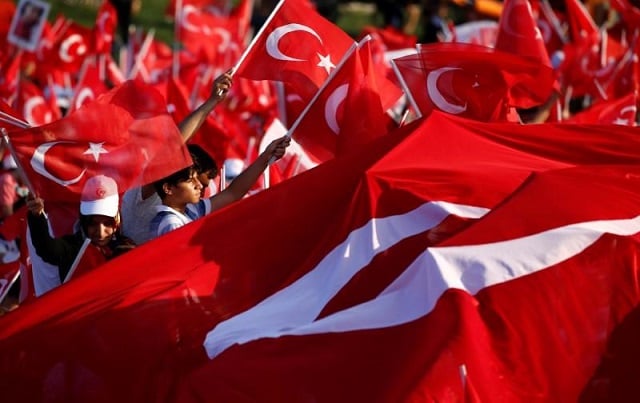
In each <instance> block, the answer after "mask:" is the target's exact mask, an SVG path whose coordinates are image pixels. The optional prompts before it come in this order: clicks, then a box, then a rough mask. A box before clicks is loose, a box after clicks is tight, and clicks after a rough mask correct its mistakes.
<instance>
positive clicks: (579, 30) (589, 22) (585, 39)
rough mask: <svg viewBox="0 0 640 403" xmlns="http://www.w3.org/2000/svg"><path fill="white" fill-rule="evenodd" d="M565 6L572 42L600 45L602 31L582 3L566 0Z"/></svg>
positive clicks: (576, 0)
mask: <svg viewBox="0 0 640 403" xmlns="http://www.w3.org/2000/svg"><path fill="white" fill-rule="evenodd" d="M565 5H566V13H567V22H568V23H569V32H570V33H571V40H572V41H573V42H575V43H580V42H582V43H587V44H589V45H596V44H598V43H599V42H600V30H599V29H598V26H597V25H596V23H595V21H593V17H591V14H589V11H588V10H587V8H586V7H585V5H584V4H583V3H582V1H580V0H565Z"/></svg>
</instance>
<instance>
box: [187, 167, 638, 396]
mask: <svg viewBox="0 0 640 403" xmlns="http://www.w3.org/2000/svg"><path fill="white" fill-rule="evenodd" d="M639 173H640V170H639V169H638V167H637V166H616V167H600V166H589V167H577V168H572V169H567V170H554V171H549V172H545V173H540V174H536V175H534V176H533V177H532V178H531V179H530V180H529V181H528V182H527V183H526V184H525V185H524V186H523V187H522V188H521V189H519V190H518V192H516V193H515V194H513V195H512V196H511V197H510V198H509V199H508V200H507V201H506V202H505V203H504V204H502V205H500V206H498V207H496V208H495V209H494V210H493V211H492V213H491V214H489V215H487V216H485V217H484V218H482V219H480V220H479V221H478V222H477V223H475V224H473V225H471V226H469V227H468V228H466V229H465V230H463V231H461V232H460V233H459V234H458V235H456V236H454V237H452V238H450V239H449V240H447V241H445V242H444V243H443V244H441V245H440V246H431V247H429V246H428V243H427V242H426V241H425V240H424V238H422V239H419V238H409V237H407V238H404V239H402V240H401V241H400V242H398V244H396V245H391V246H390V245H388V244H386V243H384V241H383V239H384V238H386V237H387V236H389V237H390V238H392V237H393V236H392V235H391V234H392V233H393V231H394V230H398V229H400V228H403V229H406V228H407V227H408V226H410V225H407V224H408V221H410V220H411V221H412V220H413V217H404V216H402V215H400V216H393V218H391V217H389V220H390V222H389V223H388V224H387V223H383V222H382V220H381V221H379V222H376V224H373V223H371V224H369V223H367V224H365V226H363V227H361V229H360V230H361V231H362V232H363V234H362V235H360V234H358V231H359V230H355V231H354V232H352V233H350V236H349V238H347V240H346V241H345V242H343V243H342V244H340V245H338V247H337V248H336V249H334V250H333V251H332V252H335V255H333V256H332V255H328V256H327V257H326V258H325V259H326V260H331V259H332V258H335V259H336V261H327V262H326V263H325V261H322V262H320V263H319V264H318V265H317V266H316V267H315V268H314V269H313V270H312V271H311V272H309V273H307V274H306V275H305V276H304V277H301V278H300V279H298V280H297V281H295V282H294V283H293V284H291V285H287V286H286V287H285V288H284V289H282V290H279V291H278V292H277V293H274V294H272V295H271V296H269V298H267V299H265V300H263V301H262V302H260V303H259V304H257V305H255V306H254V307H252V308H251V309H249V310H245V311H243V312H242V313H240V314H237V315H235V316H232V317H231V318H229V319H227V320H225V321H223V322H221V323H219V324H218V325H217V327H216V328H214V330H213V331H212V332H211V333H209V335H208V337H207V341H206V342H205V347H206V348H207V351H208V352H209V355H210V356H211V358H212V359H211V361H210V362H208V363H207V364H205V365H203V366H201V367H200V368H198V369H197V370H196V371H194V372H193V373H191V374H190V375H189V376H187V377H186V379H185V380H184V381H183V383H182V386H183V388H182V390H181V392H182V393H181V394H179V395H178V396H179V398H178V400H180V401H188V402H189V401H193V402H196V401H198V402H202V401H205V402H208V401H210V402H214V401H251V400H261V399H262V400H269V401H298V400H302V399H303V396H304V398H308V397H310V396H311V397H312V398H313V399H314V400H316V401H327V402H329V401H339V400H344V401H466V400H465V386H466V385H468V384H469V383H471V384H472V385H473V389H474V392H475V393H474V394H475V396H476V398H477V399H478V400H477V401H494V400H495V401H533V400H540V401H550V400H555V399H558V400H559V401H577V400H580V398H586V399H588V398H593V399H596V397H598V394H599V393H602V392H605V393H606V394H605V396H607V397H609V398H610V399H604V400H606V401H616V399H615V397H616V396H618V397H621V396H629V395H632V394H633V393H634V391H635V390H636V387H637V386H636V384H635V382H633V381H632V379H631V378H635V377H632V376H628V375H627V374H625V373H624V372H625V371H633V368H634V366H635V362H637V361H636V359H637V358H638V355H637V353H635V351H636V349H634V348H631V349H629V348H627V349H623V348H621V347H622V346H620V345H619V344H618V341H619V340H621V339H625V338H626V339H629V342H630V341H631V339H633V338H634V336H637V334H638V333H637V332H638V330H639V327H640V322H639V321H638V320H637V315H636V314H635V312H636V311H637V309H638V304H639V303H640V292H638V290H637V287H636V286H635V284H634V282H633V281H632V279H634V278H636V276H637V275H638V266H637V263H638V258H639V256H640V246H639V244H638V235H637V234H638V232H639V231H640V221H639V220H638V218H637V217H638V213H640V207H639V206H640V204H639V202H640V192H639V191H638V185H640V179H639V178H640V176H639V175H638V174H639ZM630 178H634V179H630ZM609 196H614V197H616V200H624V202H623V203H621V204H622V205H620V206H616V207H615V208H613V206H611V205H610V204H609V203H608V202H607V200H610V199H609ZM585 200H589V201H590V202H589V203H585V202H584V201H585ZM541 206H544V212H542V211H541V209H540V207H541ZM377 207H378V208H380V206H379V205H378V206H377ZM405 220H406V221H405ZM412 222H413V221H412ZM367 225H371V228H367ZM387 225H388V226H387ZM405 225H407V226H405ZM392 228H393V229H392ZM364 233H367V234H368V235H371V234H374V233H375V234H376V237H375V239H376V240H377V241H380V244H379V247H380V249H382V250H384V253H377V251H373V250H372V251H371V252H372V255H373V254H375V257H373V258H372V261H370V262H369V261H367V260H366V259H362V260H361V259H360V257H361V256H362V253H363V252H364V251H365V250H366V251H369V250H370V249H371V246H370V243H369V244H368V242H367V241H369V242H370V241H371V238H369V237H367V236H366V235H365V234H364ZM395 235H397V234H395ZM634 235H635V236H634ZM398 236H401V235H398ZM356 248H357V250H358V251H359V252H360V253H358V254H356V255H355V256H353V255H352V254H351V253H349V255H348V256H340V257H338V255H342V253H344V252H347V251H349V252H352V253H353V251H354V250H355V249H356ZM360 248H362V249H360ZM374 250H375V249H374ZM407 253H409V254H410V255H411V256H409V257H402V258H401V257H400V256H403V254H407ZM352 256H353V258H352ZM399 260H402V263H400V262H399ZM337 262H340V266H337V267H336V266H332V268H333V269H334V270H330V269H328V267H323V266H324V264H326V265H327V266H329V265H333V264H336V263H337ZM359 265H366V266H365V267H364V268H363V269H362V270H360V271H359V272H358V277H353V278H352V279H349V278H348V277H347V276H348V275H350V274H351V272H350V270H355V269H357V268H359V267H360V266H359ZM392 267H393V269H392ZM374 268H375V270H377V271H386V274H387V275H388V276H389V278H390V279H391V281H390V282H389V283H388V284H384V286H382V287H381V288H380V289H378V290H376V291H371V290H370V294H369V296H368V298H366V299H365V300H364V301H362V302H360V303H355V304H354V303H353V302H354V301H353V300H350V301H348V302H349V304H348V305H347V304H346V303H345V301H346V300H347V295H348V294H354V293H357V292H358V291H363V290H365V289H367V288H369V289H370V288H373V287H372V285H371V282H372V280H374V279H376V274H377V275H378V276H380V274H379V273H375V274H374V272H373V270H374ZM347 273H348V274H347ZM378 278H379V277H378ZM367 283H368V284H367ZM341 286H344V288H343V289H341V290H340V293H338V295H337V296H335V297H334V301H335V300H342V301H341V302H342V303H343V305H339V306H338V307H337V308H336V309H335V310H331V311H326V310H322V305H323V304H324V303H326V302H327V300H329V299H331V298H332V297H333V295H334V294H333V293H334V291H335V289H334V287H341ZM309 287H311V289H309ZM334 301H332V302H334ZM325 309H326V308H325ZM596 312H597V313H598V314H597V315H596V314H595V313H596ZM261 315H263V316H261ZM627 315H629V316H630V317H629V316H627ZM629 322H631V323H629ZM523 345H526V348H523ZM627 345H628V346H633V344H630V343H627ZM227 346H229V348H228V349H225V347H227ZM381 346H385V348H381ZM632 352H633V353H632ZM627 354H633V358H632V357H628V356H627ZM463 365H464V367H465V368H466V376H465V377H464V378H462V377H461V376H460V373H459V367H460V366H463ZM266 368H269V370H268V371H266V370H265V369H266ZM596 370H597V372H596ZM461 378H462V379H461ZM603 382H604V383H605V384H604V385H602V383H603ZM234 385H242V386H238V387H236V386H234Z"/></svg>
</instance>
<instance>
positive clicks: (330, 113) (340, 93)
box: [324, 84, 349, 134]
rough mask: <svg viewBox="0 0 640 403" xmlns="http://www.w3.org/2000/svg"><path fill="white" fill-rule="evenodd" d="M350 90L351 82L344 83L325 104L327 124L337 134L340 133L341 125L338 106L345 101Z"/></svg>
mask: <svg viewBox="0 0 640 403" xmlns="http://www.w3.org/2000/svg"><path fill="white" fill-rule="evenodd" d="M348 92H349V84H342V85H341V86H339V87H338V88H336V89H335V90H334V91H333V92H332V93H331V95H329V98H327V103H325V104H324V119H325V120H326V121H327V126H329V128H330V129H331V131H332V132H334V133H335V134H339V133H340V126H339V125H338V121H337V119H336V115H337V113H338V107H340V104H341V103H342V102H344V99H345V98H346V97H347V93H348Z"/></svg>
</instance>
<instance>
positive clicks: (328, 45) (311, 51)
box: [235, 0, 354, 99]
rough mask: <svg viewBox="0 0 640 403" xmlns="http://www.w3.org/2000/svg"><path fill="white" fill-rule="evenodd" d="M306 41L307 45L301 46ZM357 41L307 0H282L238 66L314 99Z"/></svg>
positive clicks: (242, 72)
mask: <svg viewBox="0 0 640 403" xmlns="http://www.w3.org/2000/svg"><path fill="white" fill-rule="evenodd" d="M301 43H305V46H300V44H301ZM353 43H354V41H353V39H351V38H350V37H349V35H347V34H346V33H345V32H344V31H342V29H340V28H339V27H338V26H337V25H335V24H332V23H331V22H329V21H327V20H326V19H324V18H323V17H322V16H321V15H320V14H318V12H317V11H316V10H315V9H314V8H313V7H312V6H311V5H310V4H309V3H308V2H307V1H306V0H281V1H280V2H279V3H278V6H276V8H275V9H274V10H273V12H272V13H271V15H270V17H269V19H268V21H267V22H266V23H265V25H263V27H262V28H261V30H260V32H259V33H258V34H257V36H256V37H255V38H254V42H253V46H250V48H249V49H248V50H247V52H248V53H246V54H245V58H244V59H242V61H241V62H239V64H238V65H237V66H236V72H235V74H236V75H238V76H240V77H246V78H251V79H253V80H275V81H284V82H287V83H289V84H291V85H292V86H295V88H296V90H297V91H298V93H299V94H300V95H302V96H303V97H304V98H305V99H311V97H312V96H313V94H314V93H315V92H316V91H317V90H318V88H320V86H321V85H322V83H323V82H324V81H325V80H326V79H327V77H329V74H330V73H331V71H333V69H334V68H335V67H336V65H338V63H339V62H340V60H341V59H342V56H343V55H344V54H345V52H346V51H347V49H349V47H350V46H351V45H352V44H353Z"/></svg>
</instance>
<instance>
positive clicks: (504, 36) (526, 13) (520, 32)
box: [495, 0, 551, 66]
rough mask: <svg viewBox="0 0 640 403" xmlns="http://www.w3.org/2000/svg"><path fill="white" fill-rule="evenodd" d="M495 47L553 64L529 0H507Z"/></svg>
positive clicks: (501, 16) (545, 63) (549, 64)
mask: <svg viewBox="0 0 640 403" xmlns="http://www.w3.org/2000/svg"><path fill="white" fill-rule="evenodd" d="M495 48H496V49H499V50H502V51H505V52H511V53H515V54H517V55H521V56H526V57H531V58H532V59H534V60H537V61H538V62H540V63H541V64H544V65H545V66H551V62H550V61H549V55H548V54H547V49H546V47H545V43H544V39H543V37H542V34H541V33H540V30H539V29H538V26H537V24H536V22H535V20H534V17H533V11H532V10H531V5H530V4H529V1H528V0H506V1H505V2H504V7H503V9H502V14H500V22H499V25H498V36H497V38H496V43H495Z"/></svg>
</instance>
